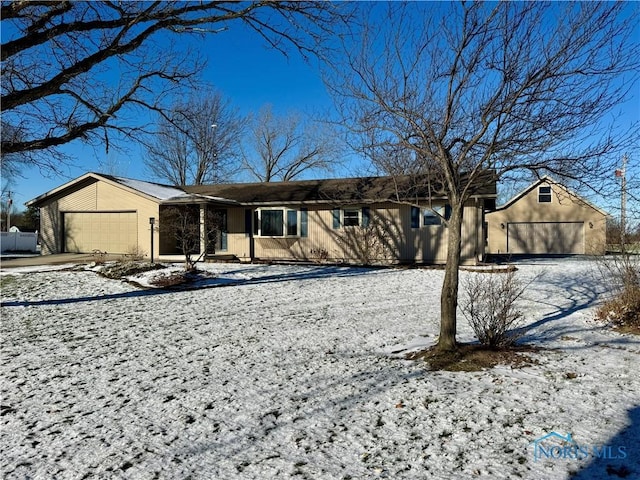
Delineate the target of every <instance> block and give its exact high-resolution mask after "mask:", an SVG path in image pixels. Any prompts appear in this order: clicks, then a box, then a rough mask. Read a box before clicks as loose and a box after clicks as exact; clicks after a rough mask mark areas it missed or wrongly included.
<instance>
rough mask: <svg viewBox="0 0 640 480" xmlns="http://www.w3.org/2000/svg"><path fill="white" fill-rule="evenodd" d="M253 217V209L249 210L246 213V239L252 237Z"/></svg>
mask: <svg viewBox="0 0 640 480" xmlns="http://www.w3.org/2000/svg"><path fill="white" fill-rule="evenodd" d="M252 217H253V215H252V214H251V209H250V208H247V209H246V210H245V211H244V236H245V237H250V236H251V228H252V227H251V223H252V222H251V219H252Z"/></svg>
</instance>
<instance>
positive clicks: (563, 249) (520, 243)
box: [507, 222, 585, 254]
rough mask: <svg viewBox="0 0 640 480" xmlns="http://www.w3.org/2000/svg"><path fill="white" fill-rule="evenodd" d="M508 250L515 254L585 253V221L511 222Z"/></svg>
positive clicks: (508, 234)
mask: <svg viewBox="0 0 640 480" xmlns="http://www.w3.org/2000/svg"><path fill="white" fill-rule="evenodd" d="M507 251H508V253H513V254H584V253H585V249H584V222H522V223H509V224H507Z"/></svg>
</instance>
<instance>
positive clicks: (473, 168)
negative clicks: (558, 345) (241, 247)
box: [327, 2, 640, 350]
mask: <svg viewBox="0 0 640 480" xmlns="http://www.w3.org/2000/svg"><path fill="white" fill-rule="evenodd" d="M381 8H386V12H385V13H383V14H380V12H376V13H377V16H371V17H370V18H368V19H366V20H365V21H364V22H360V23H355V25H364V26H363V27H362V29H361V30H358V31H357V32H356V33H357V35H353V36H352V37H350V38H346V39H345V40H344V48H343V52H342V55H343V59H342V60H341V59H340V58H337V59H336V60H335V61H334V62H333V64H332V66H333V67H334V68H333V69H332V70H331V71H329V72H328V73H327V77H328V78H327V80H328V84H329V85H330V87H331V88H332V90H333V92H334V93H335V94H336V95H337V98H338V103H339V107H340V109H341V111H342V114H343V117H344V119H345V120H344V121H345V123H346V122H347V120H348V119H353V120H354V122H355V125H353V134H355V135H358V136H359V138H360V141H361V144H360V146H361V151H362V152H364V153H365V154H367V155H369V156H370V157H371V158H372V159H373V160H375V161H378V162H379V163H380V164H381V165H380V166H381V167H382V168H383V169H386V170H388V171H390V172H391V173H396V172H397V170H398V165H397V163H398V162H396V161H395V158H394V157H393V156H391V155H390V153H393V152H403V154H402V157H401V158H402V161H403V162H404V167H403V168H404V170H405V172H404V173H413V172H420V173H422V174H424V175H423V176H422V177H420V178H425V177H426V178H427V179H428V180H427V181H429V183H430V185H432V186H433V190H432V191H433V194H434V195H436V194H441V195H445V196H446V197H447V198H448V202H449V204H450V205H451V215H450V218H449V219H448V220H447V221H446V224H447V227H448V240H447V242H448V244H447V247H448V253H447V264H446V271H445V276H444V281H443V286H442V295H441V319H440V337H439V340H438V348H439V349H442V350H452V349H455V348H456V346H457V344H456V330H457V324H456V314H457V305H458V286H459V278H458V267H459V265H460V257H461V255H460V254H461V227H462V217H463V207H464V204H465V202H467V201H468V200H469V199H470V198H471V195H472V194H473V192H474V189H475V188H478V187H482V186H483V185H486V182H489V181H494V180H495V179H496V178H502V177H504V176H507V175H516V174H518V173H519V172H527V171H528V172H534V173H535V174H536V175H541V174H543V173H551V174H553V175H555V176H556V177H558V178H561V179H562V178H565V179H566V178H572V179H574V180H576V181H578V180H579V181H581V182H583V183H584V184H586V185H588V186H589V187H591V188H594V189H597V188H598V182H599V180H598V178H599V176H602V175H605V174H606V175H609V176H610V175H611V173H612V171H613V170H612V165H611V163H610V162H608V161H609V160H612V159H614V158H615V157H617V156H618V154H619V153H620V151H621V150H622V149H624V148H625V146H626V145H628V143H627V141H628V140H629V139H630V138H632V137H633V135H634V134H637V133H638V126H637V125H632V126H629V125H624V126H623V128H622V129H616V128H617V127H618V126H616V125H614V124H613V123H609V124H607V123H603V119H604V117H605V115H608V114H611V113H612V112H614V110H615V107H616V106H617V105H619V104H620V103H621V102H622V101H624V100H625V99H626V98H627V95H628V92H629V90H630V89H631V88H632V87H633V86H634V85H635V86H637V81H638V71H639V59H640V57H638V55H637V52H638V49H639V46H638V39H637V37H635V38H634V36H633V31H634V28H637V26H638V15H637V8H636V7H635V6H630V5H629V4H625V3H603V2H588V3H586V2H584V3H577V4H573V3H562V4H547V3H542V2H500V3H497V4H495V3H481V2H474V3H461V4H449V3H447V4H435V5H434V4H424V3H420V2H413V3H411V2H410V3H408V4H398V3H392V4H387V5H384V6H381ZM371 10H375V8H374V9H372V8H369V7H367V11H368V12H370V11H371ZM376 21H377V22H378V23H375V22H376ZM608 120H609V119H608ZM401 166H402V165H401ZM407 169H409V170H410V171H409V172H407V171H406V170H407ZM487 172H489V174H487Z"/></svg>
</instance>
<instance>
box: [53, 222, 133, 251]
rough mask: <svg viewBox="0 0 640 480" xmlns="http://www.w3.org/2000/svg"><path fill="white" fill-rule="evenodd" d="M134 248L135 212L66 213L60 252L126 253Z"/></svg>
mask: <svg viewBox="0 0 640 480" xmlns="http://www.w3.org/2000/svg"><path fill="white" fill-rule="evenodd" d="M137 245H138V215H137V213H136V212H67V213H65V214H64V250H65V252H70V253H91V252H92V251H94V250H96V249H97V250H101V251H103V252H109V253H127V252H128V251H130V250H131V248H132V247H133V246H137Z"/></svg>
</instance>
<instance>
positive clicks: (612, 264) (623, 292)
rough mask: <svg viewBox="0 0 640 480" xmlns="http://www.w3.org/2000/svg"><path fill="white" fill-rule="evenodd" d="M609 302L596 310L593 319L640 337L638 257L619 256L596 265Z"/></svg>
mask: <svg viewBox="0 0 640 480" xmlns="http://www.w3.org/2000/svg"><path fill="white" fill-rule="evenodd" d="M598 268H599V272H600V274H601V276H602V280H603V283H604V284H605V285H608V286H609V288H610V295H611V296H610V298H609V300H607V301H606V302H605V303H604V304H602V305H601V306H600V308H599V309H598V311H597V313H596V318H597V319H598V320H601V321H605V322H609V323H611V324H613V325H615V326H616V327H619V328H622V329H623V330H625V331H628V332H632V333H637V334H640V257H639V256H638V255H633V254H629V253H627V254H622V255H615V256H611V257H606V258H604V259H601V260H600V261H599V262H598Z"/></svg>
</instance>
